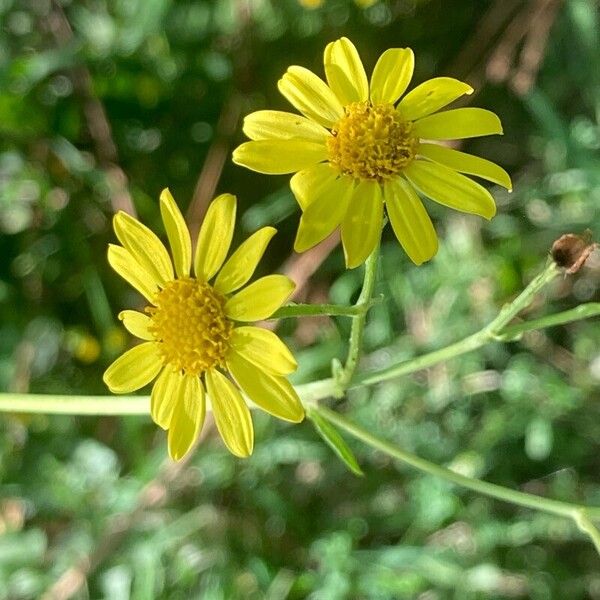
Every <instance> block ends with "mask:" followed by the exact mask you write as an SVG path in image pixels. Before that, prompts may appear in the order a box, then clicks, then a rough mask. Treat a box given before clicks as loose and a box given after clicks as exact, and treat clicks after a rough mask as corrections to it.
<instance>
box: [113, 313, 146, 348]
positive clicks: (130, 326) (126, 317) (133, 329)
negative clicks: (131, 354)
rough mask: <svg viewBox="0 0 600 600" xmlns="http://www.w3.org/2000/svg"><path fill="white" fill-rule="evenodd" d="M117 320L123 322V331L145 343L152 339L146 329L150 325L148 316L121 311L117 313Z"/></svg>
mask: <svg viewBox="0 0 600 600" xmlns="http://www.w3.org/2000/svg"><path fill="white" fill-rule="evenodd" d="M119 320H120V321H123V325H125V329H127V331H129V333H131V334H132V335H135V336H136V337H139V338H140V339H142V340H147V341H150V340H153V339H154V336H153V335H152V333H151V332H150V330H149V329H148V326H149V325H150V324H151V323H152V320H151V319H150V317H149V316H148V315H145V314H144V313H141V312H138V311H137V310H122V311H121V312H120V313H119Z"/></svg>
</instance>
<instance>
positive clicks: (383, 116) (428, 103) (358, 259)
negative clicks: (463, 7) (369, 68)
mask: <svg viewBox="0 0 600 600" xmlns="http://www.w3.org/2000/svg"><path fill="white" fill-rule="evenodd" d="M324 63H325V75H326V78H327V83H325V82H324V81H323V80H322V79H320V78H319V77H318V76H317V75H315V74H314V73H312V72H311V71H309V70H307V69H305V68H303V67H298V66H292V67H289V68H288V70H287V72H286V73H285V74H284V75H283V77H282V78H281V79H280V80H279V84H278V87H279V91H280V92H281V93H282V94H283V95H284V96H285V97H286V98H287V100H289V101H290V102H291V103H292V104H293V105H294V106H295V108H297V109H298V110H299V111H300V112H301V113H302V115H304V116H300V115H296V114H292V113H288V112H281V111H272V110H261V111H257V112H254V113H252V114H250V115H248V116H247V117H246V118H245V120H244V132H245V133H246V135H247V136H248V137H249V138H250V139H251V140H252V141H250V142H246V143H244V144H242V145H241V146H239V147H238V148H236V150H235V151H234V153H233V160H234V162H235V163H237V164H239V165H243V166H245V167H248V168H249V169H253V170H255V171H258V172H260V173H269V174H281V173H295V175H294V176H293V177H292V179H291V182H290V185H291V188H292V191H293V193H294V195H295V197H296V199H297V200H298V203H299V204H300V207H301V209H302V211H303V214H302V217H301V219H300V225H299V227H298V233H297V236H296V241H295V245H294V247H295V249H296V250H297V251H298V252H303V251H304V250H307V249H308V248H311V247H312V246H314V245H315V244H317V243H318V242H320V241H321V240H323V239H324V238H326V237H327V236H328V235H329V234H330V233H331V232H332V231H334V230H335V229H336V228H337V227H338V226H340V227H341V232H342V244H343V246H344V254H345V257H346V264H347V266H348V267H356V266H358V265H360V264H361V263H362V262H364V260H365V259H366V257H367V256H368V255H369V254H370V253H371V252H372V251H373V249H374V248H375V246H376V244H377V241H378V239H379V236H380V234H381V226H382V221H383V211H384V206H385V209H386V211H387V215H388V217H389V220H390V222H391V225H392V228H393V230H394V233H395V234H396V237H397V238H398V241H399V242H400V244H401V245H402V247H403V248H404V250H405V251H406V253H407V254H408V256H409V257H410V258H411V260H412V261H413V262H414V263H415V264H417V265H419V264H421V263H423V262H425V261H427V260H429V259H430V258H431V257H432V256H434V254H435V253H436V252H437V246H438V243H437V236H436V233H435V230H434V228H433V225H432V223H431V220H430V218H429V215H428V214H427V212H426V210H425V208H424V206H423V203H422V202H421V200H420V198H419V196H418V194H417V192H420V193H421V194H422V195H424V196H427V197H428V198H430V199H432V200H434V201H436V202H439V203H440V204H444V205H445V206H448V207H450V208H454V209H456V210H460V211H463V212H467V213H473V214H476V215H480V216H482V217H485V218H487V219H491V218H492V217H493V216H494V214H495V213H496V205H495V203H494V199H493V198H492V196H491V195H490V193H489V192H488V191H487V190H486V189H485V188H484V187H482V186H481V185H480V184H478V183H476V182H475V181H473V180H472V179H469V178H468V177H465V176H464V175H462V173H466V174H468V175H475V176H477V177H481V178H483V179H487V180H489V181H492V182H494V183H497V184H499V185H502V186H504V187H506V188H507V189H511V181H510V177H509V176H508V174H507V173H506V171H504V169H502V168H501V167H499V166H498V165H496V164H494V163H492V162H490V161H488V160H485V159H483V158H479V157H477V156H473V155H471V154H467V153H465V152H460V151H458V150H454V149H452V148H448V147H446V146H444V145H441V144H439V143H435V142H438V141H443V140H451V139H464V138H472V137H478V136H482V135H489V134H496V133H502V125H501V123H500V120H499V119H498V117H497V116H496V115H495V114H494V113H492V112H490V111H488V110H484V109H481V108H457V109H452V110H444V111H441V112H439V111H440V109H442V108H445V107H446V106H447V105H448V104H450V103H451V102H453V101H454V100H457V99H458V98H460V97H461V96H463V95H465V94H471V93H472V92H473V88H471V86H469V85H468V84H466V83H463V82H462V81H458V80H457V79H452V78H450V77H436V78H434V79H430V80H428V81H426V82H424V83H422V84H421V85H418V86H417V87H415V88H414V89H413V90H411V91H410V92H408V93H407V94H405V91H406V89H407V88H408V85H409V83H410V80H411V79H412V75H413V68H414V56H413V52H412V50H410V48H392V49H390V50H386V51H385V52H384V53H383V54H382V55H381V56H380V58H379V60H378V61H377V64H376V65H375V69H374V71H373V74H372V75H371V80H370V82H369V81H368V80H367V75H366V73H365V69H364V67H363V65H362V62H361V60H360V57H359V55H358V52H357V50H356V48H355V47H354V45H353V44H352V42H350V40H348V39H346V38H341V39H339V40H336V41H335V42H331V43H330V44H328V45H327V47H326V48H325V57H324ZM432 141H433V142H434V143H432Z"/></svg>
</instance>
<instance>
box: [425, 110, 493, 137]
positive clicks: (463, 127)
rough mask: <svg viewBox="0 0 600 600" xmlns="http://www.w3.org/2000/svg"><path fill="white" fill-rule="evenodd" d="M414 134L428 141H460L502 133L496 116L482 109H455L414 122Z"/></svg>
mask: <svg viewBox="0 0 600 600" xmlns="http://www.w3.org/2000/svg"><path fill="white" fill-rule="evenodd" d="M414 131H415V134H416V135H417V136H418V137H420V138H427V139H430V140H462V139H464V138H472V137H479V136H482V135H491V134H494V133H502V123H500V119H499V118H498V116H497V115H495V114H494V113H493V112H491V111H489V110H485V109H484V108H455V109H453V110H445V111H444V112H439V113H435V114H433V115H429V116H427V117H423V118H422V119H420V120H418V121H415V129H414Z"/></svg>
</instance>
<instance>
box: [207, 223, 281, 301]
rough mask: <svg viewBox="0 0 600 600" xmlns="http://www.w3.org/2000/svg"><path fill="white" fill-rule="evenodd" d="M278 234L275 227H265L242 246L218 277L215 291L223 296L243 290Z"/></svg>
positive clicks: (230, 258)
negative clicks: (269, 244)
mask: <svg viewBox="0 0 600 600" xmlns="http://www.w3.org/2000/svg"><path fill="white" fill-rule="evenodd" d="M276 233H277V229H275V228H274V227H263V228H262V229H259V230H258V231H256V232H255V233H253V234H252V235H251V236H250V237H249V238H248V239H247V240H246V241H245V242H243V243H242V244H240V246H239V248H238V249H237V250H236V251H235V252H234V253H233V254H232V255H231V256H230V257H229V259H228V260H227V262H226V263H225V265H224V266H223V268H222V269H221V271H220V272H219V274H218V275H217V279H216V281H215V289H216V290H217V291H218V292H220V293H221V294H230V293H231V292H235V290H237V289H239V288H241V287H242V286H243V285H244V284H245V283H246V282H247V281H248V280H249V279H250V277H252V275H253V273H254V270H255V269H256V266H257V265H258V263H259V261H260V259H261V258H262V255H263V254H264V252H265V249H266V247H267V244H268V243H269V242H270V241H271V238H272V237H273V236H274V235H275V234H276Z"/></svg>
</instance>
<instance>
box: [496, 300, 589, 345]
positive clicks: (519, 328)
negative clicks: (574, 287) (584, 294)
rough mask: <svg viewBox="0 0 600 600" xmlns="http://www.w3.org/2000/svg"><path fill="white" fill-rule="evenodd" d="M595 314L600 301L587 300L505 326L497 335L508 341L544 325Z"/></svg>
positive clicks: (548, 325)
mask: <svg viewBox="0 0 600 600" xmlns="http://www.w3.org/2000/svg"><path fill="white" fill-rule="evenodd" d="M597 315H600V302H588V303H587V304H580V305H579V306H577V307H575V308H572V309H570V310H565V311H563V312H559V313H555V314H553V315H547V316H546V317H540V318H539V319H533V320H532V321H526V322H524V323H519V324H518V325H512V326H511V327H506V329H504V330H503V331H502V334H501V335H499V336H498V337H499V339H500V340H501V341H503V342H509V341H511V340H515V339H518V338H519V337H520V336H521V335H523V334H524V333H526V332H528V331H535V330H537V329H545V328H546V327H554V326H555V325H564V324H565V323H572V322H573V321H580V320H581V319H589V318H590V317H595V316H597Z"/></svg>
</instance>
